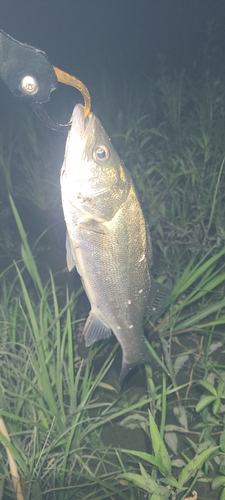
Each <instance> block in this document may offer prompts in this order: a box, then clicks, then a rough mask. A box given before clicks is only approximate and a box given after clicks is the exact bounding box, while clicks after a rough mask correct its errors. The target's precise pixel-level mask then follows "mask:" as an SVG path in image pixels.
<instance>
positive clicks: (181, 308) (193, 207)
mask: <svg viewBox="0 0 225 500" xmlns="http://www.w3.org/2000/svg"><path fill="white" fill-rule="evenodd" d="M202 75H203V76H201V78H200V77H197V76H195V79H194V83H193V79H192V80H191V79H189V78H188V77H187V76H186V75H185V73H181V74H179V75H174V76H173V77H172V76H170V77H169V76H165V75H163V76H160V77H159V78H158V79H155V80H154V81H150V80H148V79H146V78H143V81H141V82H136V83H135V85H134V86H130V85H129V90H128V86H124V88H123V91H122V92H121V90H120V94H119V95H118V96H117V94H116V95H115V94H114V93H113V90H112V87H111V85H110V82H109V83H107V81H105V82H104V85H103V89H102V90H101V92H100V94H98V91H97V89H96V95H97V94H98V99H99V95H102V96H103V98H102V101H101V102H99V108H98V105H97V104H96V102H97V103H98V101H97V99H96V101H95V99H94V95H93V103H94V107H93V111H94V112H95V113H96V114H97V115H98V116H99V118H100V119H101V121H102V123H103V125H104V127H105V128H106V130H107V131H108V133H109V135H111V137H112V141H113V143H114V145H115V147H116V149H117V151H118V152H119V154H120V156H121V158H122V159H123V160H124V162H125V164H126V166H127V167H128V168H129V169H130V171H131V172H132V175H133V178H134V180H135V184H136V186H137V190H138V193H139V196H140V200H141V203H142V206H143V208H144V212H145V215H146V219H147V221H148V224H149V228H150V232H151V235H152V241H153V248H154V261H155V263H154V266H153V269H152V272H153V274H154V277H155V278H156V279H158V280H159V281H160V282H162V283H164V284H165V285H167V286H168V287H169V289H170V290H171V293H170V294H169V297H168V298H167V300H166V303H165V304H164V305H163V307H162V308H161V309H160V310H159V312H158V316H157V317H156V318H155V319H154V322H152V321H151V318H146V332H147V335H148V338H149V340H150V342H151V345H152V346H153V348H154V349H156V351H157V353H158V354H160V353H162V352H163V353H164V358H165V362H166V364H167V368H168V370H169V373H170V377H168V378H166V377H165V376H164V375H162V373H160V372H158V373H153V378H152V372H151V369H150V367H146V368H145V369H144V368H143V369H139V370H136V371H134V372H133V374H132V376H131V378H130V380H128V381H127V384H126V385H125V387H124V389H123V391H122V392H118V385H117V377H118V374H117V373H116V372H115V370H116V367H117V363H116V361H114V356H115V354H116V350H117V345H116V344H115V342H114V344H110V345H108V344H107V343H102V344H101V345H97V346H94V348H92V349H90V350H89V351H86V350H85V351H84V349H83V346H82V341H81V335H80V332H81V331H82V325H83V318H84V317H85V316H86V315H87V311H88V305H87V306H86V303H85V301H84V294H83V293H82V290H81V289H80V288H79V286H80V285H79V283H78V280H77V279H74V281H73V279H72V278H69V275H68V273H67V272H66V271H65V269H64V268H65V265H66V264H65V252H64V238H65V228H64V223H63V216H62V210H61V201H60V192H59V170H60V167H61V163H62V159H63V152H64V145H65V137H64V136H63V135H56V134H55V133H53V132H51V131H47V130H46V129H44V126H43V125H42V124H39V123H38V121H37V119H36V118H35V117H33V115H32V114H31V113H29V112H28V111H25V108H24V106H22V105H21V107H20V108H18V109H17V114H16V116H17V117H15V115H14V114H13V112H12V113H9V117H8V119H7V121H4V123H2V125H1V133H0V175H1V183H0V249H1V254H0V257H1V258H0V279H1V305H0V329H1V351H0V370H1V372H0V374H1V378H0V394H1V406H0V415H1V416H2V417H3V419H4V421H5V424H6V427H7V429H8V432H9V434H10V437H11V445H10V444H7V442H5V441H4V437H3V436H2V434H0V440H1V442H2V443H3V444H2V446H1V448H0V475H1V483H0V498H4V499H6V500H7V499H13V498H15V493H14V491H13V488H12V484H11V477H10V473H9V469H8V461H7V456H6V452H5V448H4V444H6V445H7V447H8V448H10V451H11V453H12V455H13V456H14V458H15V461H16V463H17V467H18V470H19V473H20V476H21V480H22V489H23V495H24V498H25V499H27V500H28V499H34V498H35V499H44V500H47V499H49V500H50V499H57V500H69V499H72V498H76V499H77V500H79V499H82V500H88V499H92V500H97V499H98V500H100V499H102V500H103V499H114V500H117V499H124V500H142V499H145V498H149V499H151V500H160V499H166V498H170V499H172V500H175V499H177V500H184V499H186V498H187V497H190V496H191V497H192V496H193V499H195V500H196V498H197V499H198V500H200V499H206V498H207V499H208V498H210V499H218V498H220V499H221V500H222V499H224V498H225V430H224V423H225V404H224V399H225V354H224V338H225V337H224V325H225V299H224V291H225V259H224V256H225V248H224V244H225V223H224V220H225V217H224V216H225V199H224V198H225V169H224V163H225V87H224V81H223V78H222V76H218V75H217V76H213V75H212V73H210V72H209V71H207V70H205V71H204V73H202ZM104 89H107V91H104ZM93 94H94V92H93ZM72 105H73V104H71V105H68V109H69V113H70V112H71V109H72ZM9 194H11V196H12V200H11V201H10V199H9ZM13 201H14V203H15V205H14V203H13ZM17 210H18V211H17ZM21 221H22V222H21ZM31 249H32V250H31ZM76 285H77V287H76ZM74 288H75V290H76V291H75V292H74V291H73V289H74ZM83 357H84V359H83ZM193 490H195V491H196V492H197V497H196V495H195V494H193V495H192V493H191V492H192V491H193ZM18 498H21V497H18ZM21 500H22V499H21Z"/></svg>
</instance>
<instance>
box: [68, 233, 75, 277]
mask: <svg viewBox="0 0 225 500" xmlns="http://www.w3.org/2000/svg"><path fill="white" fill-rule="evenodd" d="M66 263H67V267H68V269H69V271H72V269H73V268H74V267H75V266H76V261H75V251H74V248H73V244H72V241H71V239H70V237H69V234H68V232H66Z"/></svg>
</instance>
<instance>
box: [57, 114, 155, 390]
mask: <svg viewBox="0 0 225 500" xmlns="http://www.w3.org/2000/svg"><path fill="white" fill-rule="evenodd" d="M71 121H72V126H71V131H70V132H69V134H68V139H67V145H66V152H65V158H64V163H63V167H62V172H61V193H62V204H63V210H64V217H65V222H66V225H67V232H68V236H67V245H66V246H67V262H68V267H69V269H70V270H71V269H72V267H74V266H76V267H77V270H78V272H79V274H80V276H81V279H82V283H83V286H84V289H85V292H86V294H87V296H88V298H89V301H90V304H91V311H90V314H89V317H88V319H87V321H86V324H85V327H84V336H85V342H86V345H87V346H89V345H91V344H93V342H95V341H97V340H100V339H104V338H107V337H109V336H110V335H111V331H113V333H114V334H115V336H116V337H117V339H118V341H119V343H120V345H121V348H122V352H123V359H122V370H121V374H120V380H122V379H123V378H124V377H125V376H126V375H127V373H128V372H129V371H130V369H131V368H132V367H133V366H135V365H136V364H138V363H149V362H150V363H151V361H152V358H151V357H150V354H149V351H148V349H147V346H146V342H145V337H144V331H143V319H144V315H145V312H146V308H147V304H148V300H149V294H150V290H151V278H150V265H151V262H152V250H151V240H150V235H149V232H148V229H147V225H146V222H145V218H144V215H143V212H142V209H141V206H140V203H139V200H138V197H137V194H136V191H135V187H134V184H133V181H132V178H131V175H130V173H129V172H128V170H127V169H126V167H125V166H124V165H123V164H122V162H121V160H120V158H119V156H118V155H117V153H116V151H115V149H114V147H113V146H112V143H111V141H110V139H109V138H108V136H107V134H106V132H105V130H104V129H103V127H102V125H101V123H100V121H99V120H98V119H97V118H96V117H95V116H94V115H93V114H92V113H90V115H89V117H88V118H87V119H86V120H84V117H83V107H82V106H81V105H80V104H78V105H77V106H76V107H75V109H74V111H73V115H72V119H71ZM98 155H99V157H98Z"/></svg>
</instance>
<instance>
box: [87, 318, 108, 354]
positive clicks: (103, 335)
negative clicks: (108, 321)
mask: <svg viewBox="0 0 225 500" xmlns="http://www.w3.org/2000/svg"><path fill="white" fill-rule="evenodd" d="M111 333H112V332H111V329H110V328H109V327H108V326H106V325H105V324H104V323H103V322H102V321H101V320H100V319H98V318H97V316H96V315H95V314H94V313H93V312H92V311H91V312H90V313H89V316H88V319H87V321H86V323H85V325H84V330H83V335H84V337H85V345H86V347H89V346H90V345H92V344H93V343H94V342H96V341H97V340H102V339H107V338H109V337H110V336H111Z"/></svg>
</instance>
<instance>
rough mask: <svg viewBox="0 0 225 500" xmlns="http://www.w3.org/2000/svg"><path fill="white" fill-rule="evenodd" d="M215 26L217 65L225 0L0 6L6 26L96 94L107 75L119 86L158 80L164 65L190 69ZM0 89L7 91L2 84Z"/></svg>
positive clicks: (64, 0) (222, 52)
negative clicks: (137, 80)
mask: <svg viewBox="0 0 225 500" xmlns="http://www.w3.org/2000/svg"><path fill="white" fill-rule="evenodd" d="M212 23H214V24H213V26H214V28H213V32H211V35H212V38H213V45H214V47H216V49H217V54H216V58H217V59H216V64H217V65H218V66H219V65H222V64H223V62H224V57H225V28H224V27H225V2H224V0H1V2H0V28H1V29H2V30H4V31H5V32H7V33H9V34H10V35H11V36H12V37H14V38H16V39H18V40H20V41H21V42H26V43H28V44H30V45H33V46H35V47H37V48H39V49H41V50H43V51H44V52H46V54H47V55H48V57H49V59H50V61H51V62H52V64H54V65H56V66H58V67H60V68H61V69H62V70H65V71H67V72H69V73H71V74H74V75H76V76H77V77H78V78H80V79H81V80H83V81H84V82H85V84H86V85H87V87H88V88H89V90H90V93H91V94H92V92H93V89H94V87H95V86H96V85H98V81H101V80H102V79H103V78H104V77H107V78H110V79H111V81H112V82H113V83H114V84H115V85H116V84H118V85H120V82H121V79H126V81H128V82H129V80H132V79H133V78H134V77H135V76H140V77H141V76H142V75H144V74H145V75H147V76H149V77H154V75H155V73H156V71H157V67H158V63H159V60H161V63H162V61H163V65H164V66H165V67H166V70H167V71H171V70H174V69H175V70H179V69H181V68H183V67H185V68H186V69H187V70H188V71H189V70H190V71H191V68H192V66H193V63H194V62H195V60H196V59H198V58H199V57H200V58H201V54H202V53H203V52H204V50H205V48H206V46H207V44H208V43H209V36H208V31H209V30H210V26H211V25H212ZM0 90H1V92H3V93H4V92H5V90H4V89H3V84H2V83H1V86H0ZM11 98H12V99H14V98H13V97H10V99H11ZM99 99H100V96H99ZM93 104H94V103H93Z"/></svg>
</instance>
